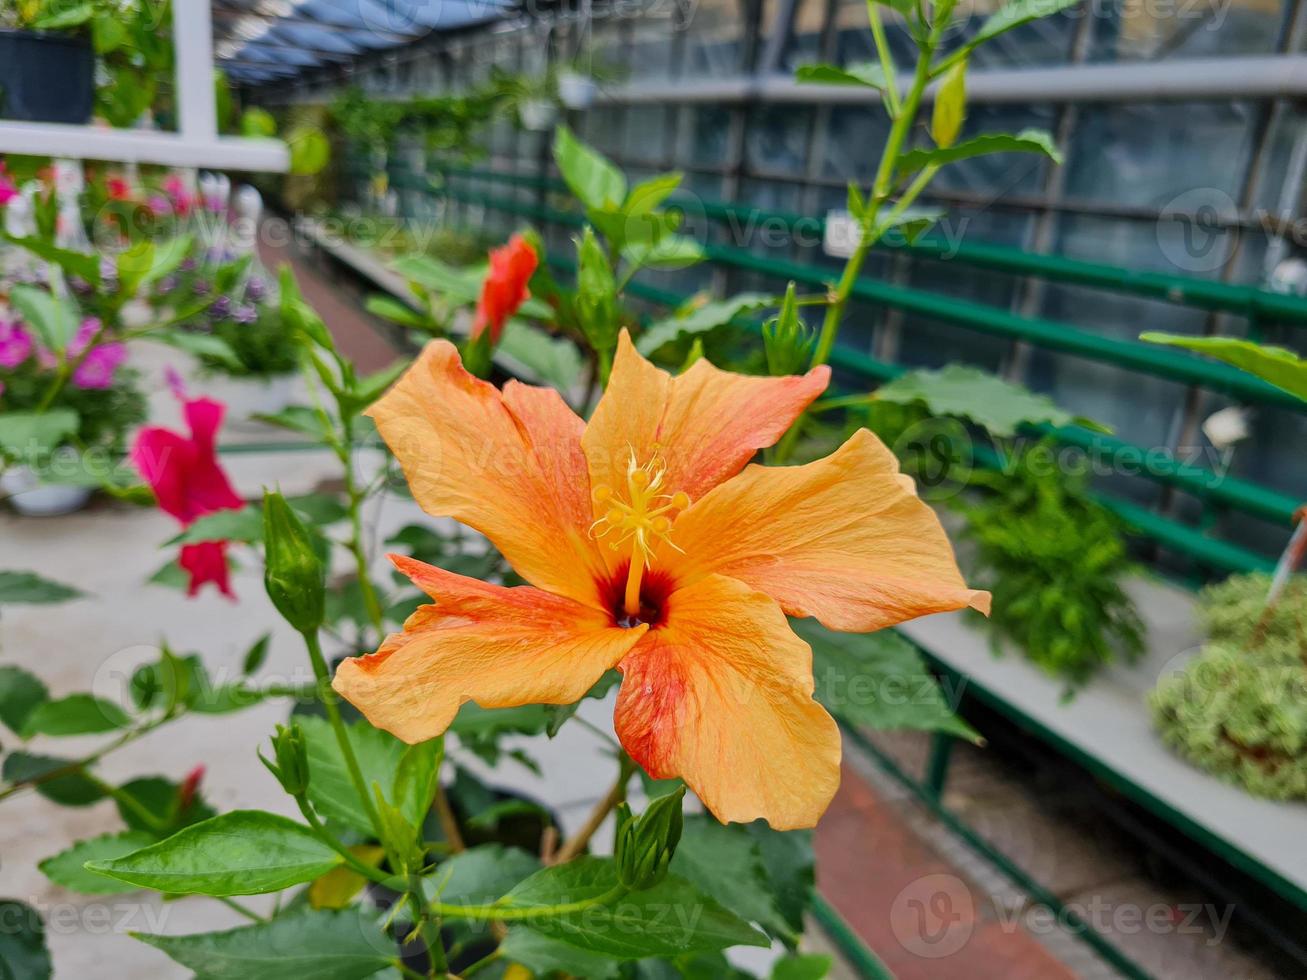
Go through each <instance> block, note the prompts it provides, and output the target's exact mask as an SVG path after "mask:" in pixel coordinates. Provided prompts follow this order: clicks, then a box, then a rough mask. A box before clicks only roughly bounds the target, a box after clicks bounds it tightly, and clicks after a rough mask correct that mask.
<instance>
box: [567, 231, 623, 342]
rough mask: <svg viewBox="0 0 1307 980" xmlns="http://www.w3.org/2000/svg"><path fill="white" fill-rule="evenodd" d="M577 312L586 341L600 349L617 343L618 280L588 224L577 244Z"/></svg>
mask: <svg viewBox="0 0 1307 980" xmlns="http://www.w3.org/2000/svg"><path fill="white" fill-rule="evenodd" d="M577 258H578V260H579V261H578V268H577V274H576V312H577V316H578V317H579V318H580V320H581V329H582V330H583V331H584V332H585V337H586V340H588V341H590V345H591V346H592V347H593V348H594V349H595V350H596V351H600V352H601V353H602V352H607V351H611V350H612V349H613V348H614V347H616V346H617V332H618V316H617V280H616V279H615V278H614V277H613V268H612V266H611V265H610V264H609V262H608V256H607V255H606V254H605V253H604V249H603V246H601V245H600V244H599V239H598V238H597V237H596V236H595V233H594V229H592V228H591V227H590V226H589V225H586V227H585V232H584V234H583V235H582V237H581V240H580V242H579V243H578V244H577Z"/></svg>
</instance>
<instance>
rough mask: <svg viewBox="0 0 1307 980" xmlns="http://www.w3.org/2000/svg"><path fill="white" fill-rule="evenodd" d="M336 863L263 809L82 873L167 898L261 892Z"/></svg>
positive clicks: (309, 836)
mask: <svg viewBox="0 0 1307 980" xmlns="http://www.w3.org/2000/svg"><path fill="white" fill-rule="evenodd" d="M340 863H341V857H340V855H339V854H337V853H336V852H335V851H334V850H332V849H331V848H330V847H328V846H327V845H326V844H324V843H323V842H322V841H320V840H318V838H317V837H315V836H314V835H313V832H312V831H310V830H309V829H308V828H307V827H305V826H303V825H302V824H298V823H295V822H294V821H293V820H288V819H287V818H286V817H282V816H278V815H277V814H274V813H265V812H263V811H261V810H233V811H232V812H230V813H224V814H222V815H220V816H217V817H213V818H212V819H210V820H205V821H203V822H202V823H197V824H194V825H193V826H190V827H187V828H185V829H184V830H180V831H178V832H177V833H176V834H174V835H173V836H172V837H169V838H168V839H167V840H164V841H160V842H159V843H157V844H152V845H151V846H149V847H146V848H143V849H141V850H139V851H136V852H134V853H132V854H128V855H125V856H123V857H119V858H113V859H110V860H104V861H92V862H89V863H88V864H87V868H88V870H91V871H95V872H98V873H99V874H103V875H108V876H109V877H110V878H116V879H117V880H119V881H125V882H128V883H129V884H133V885H138V886H140V887H142V888H153V889H155V890H156V891H161V892H166V893H168V894H171V895H213V896H217V897H227V896H231V895H262V894H264V893H266V892H275V891H280V890H281V889H283V888H289V887H291V886H292V885H300V884H303V883H304V882H308V881H312V880H313V879H314V878H317V877H319V876H321V875H324V874H326V873H327V872H328V871H330V870H331V869H332V868H334V867H336V865H338V864H340Z"/></svg>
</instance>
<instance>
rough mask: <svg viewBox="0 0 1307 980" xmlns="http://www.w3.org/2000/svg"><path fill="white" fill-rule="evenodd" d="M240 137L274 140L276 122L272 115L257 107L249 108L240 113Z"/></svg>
mask: <svg viewBox="0 0 1307 980" xmlns="http://www.w3.org/2000/svg"><path fill="white" fill-rule="evenodd" d="M241 135H242V136H244V137H246V138H247V139H274V138H275V137H276V135H277V120H275V119H273V118H272V113H270V112H269V111H268V110H267V109H260V108H259V107H258V106H250V107H249V108H248V109H246V110H245V111H244V112H243V113H241Z"/></svg>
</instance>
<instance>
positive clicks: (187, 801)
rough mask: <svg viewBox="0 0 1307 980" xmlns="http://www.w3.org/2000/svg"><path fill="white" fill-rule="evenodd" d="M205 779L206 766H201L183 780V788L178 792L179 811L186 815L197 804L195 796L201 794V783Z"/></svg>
mask: <svg viewBox="0 0 1307 980" xmlns="http://www.w3.org/2000/svg"><path fill="white" fill-rule="evenodd" d="M202 779H204V766H203V765H199V766H196V767H195V768H194V769H192V770H191V771H190V772H189V773H187V775H186V778H185V779H184V780H182V784H181V786H180V787H179V788H178V790H177V809H178V810H179V811H180V812H182V813H185V812H186V811H187V810H189V809H190V808H191V804H192V803H194V802H195V794H196V793H197V792H199V789H200V781H201V780H202Z"/></svg>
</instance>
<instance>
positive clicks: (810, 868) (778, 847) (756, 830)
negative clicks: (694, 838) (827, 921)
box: [745, 820, 817, 935]
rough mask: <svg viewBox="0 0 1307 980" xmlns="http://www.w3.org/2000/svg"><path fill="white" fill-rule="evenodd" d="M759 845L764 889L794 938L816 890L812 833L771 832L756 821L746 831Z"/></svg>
mask: <svg viewBox="0 0 1307 980" xmlns="http://www.w3.org/2000/svg"><path fill="white" fill-rule="evenodd" d="M745 829H746V830H748V832H749V836H750V837H752V838H753V839H754V840H755V841H756V842H757V843H758V853H759V855H760V856H761V858H762V867H763V872H764V873H765V874H766V876H767V887H768V891H769V892H770V894H771V896H772V898H773V900H774V901H775V902H776V907H777V908H778V909H779V910H780V912H781V915H782V916H784V919H785V922H786V923H787V924H788V925H789V927H790V930H791V931H792V932H793V933H794V934H795V935H800V934H802V932H803V918H804V916H805V915H807V914H808V907H809V906H810V905H811V904H812V892H813V889H814V888H815V887H816V883H817V874H816V863H817V858H816V855H815V854H814V853H813V849H812V831H811V830H785V831H782V830H772V828H771V827H769V826H768V825H767V824H766V822H765V821H762V820H755V821H754V822H753V823H751V824H749V825H748V826H747V827H746V828H745Z"/></svg>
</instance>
